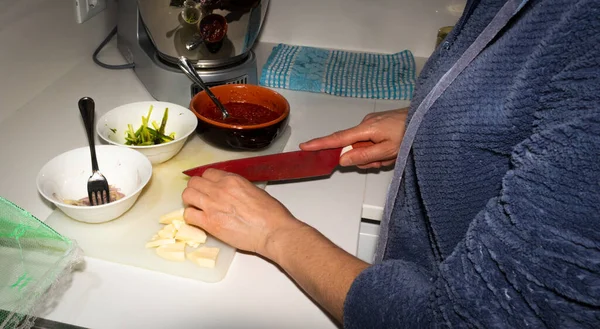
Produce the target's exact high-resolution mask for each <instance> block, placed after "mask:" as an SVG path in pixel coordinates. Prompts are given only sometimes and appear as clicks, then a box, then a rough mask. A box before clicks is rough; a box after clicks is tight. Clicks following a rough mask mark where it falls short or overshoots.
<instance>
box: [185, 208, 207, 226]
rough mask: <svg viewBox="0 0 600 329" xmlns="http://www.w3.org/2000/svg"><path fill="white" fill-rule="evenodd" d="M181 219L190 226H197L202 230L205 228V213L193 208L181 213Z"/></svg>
mask: <svg viewBox="0 0 600 329" xmlns="http://www.w3.org/2000/svg"><path fill="white" fill-rule="evenodd" d="M183 219H184V220H185V222H186V223H188V224H190V225H194V226H198V227H200V228H204V226H206V225H205V223H206V213H204V211H202V210H200V209H197V208H194V207H186V208H185V210H184V211H183Z"/></svg>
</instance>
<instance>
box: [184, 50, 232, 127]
mask: <svg viewBox="0 0 600 329" xmlns="http://www.w3.org/2000/svg"><path fill="white" fill-rule="evenodd" d="M178 64H179V68H181V70H182V71H183V73H185V75H187V77H188V78H190V80H192V82H194V83H196V84H197V85H199V86H200V87H201V88H202V89H204V91H206V93H207V94H208V97H210V99H211V100H212V101H213V103H215V105H216V106H217V108H219V110H221V112H222V113H223V119H227V118H228V117H229V112H227V109H225V106H223V104H221V102H220V101H219V99H218V98H217V97H216V96H215V94H213V93H212V91H210V88H208V86H206V84H205V83H204V81H202V78H200V75H199V74H198V72H196V69H195V68H194V67H193V66H191V65H190V63H189V62H188V60H187V58H185V56H180V57H179V63H178Z"/></svg>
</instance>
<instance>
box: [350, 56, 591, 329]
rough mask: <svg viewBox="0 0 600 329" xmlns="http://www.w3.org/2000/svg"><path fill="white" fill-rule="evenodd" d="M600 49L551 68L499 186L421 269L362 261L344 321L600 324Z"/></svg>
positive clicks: (355, 324)
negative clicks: (433, 264) (455, 240)
mask: <svg viewBox="0 0 600 329" xmlns="http://www.w3.org/2000/svg"><path fill="white" fill-rule="evenodd" d="M599 58H600V54H599V53H598V52H597V51H596V52H594V53H591V54H587V55H586V56H584V57H583V58H580V59H578V60H577V61H575V62H573V63H571V65H570V66H569V67H567V68H565V70H564V71H563V72H561V73H560V74H559V75H557V76H556V77H555V78H554V79H553V81H552V83H551V86H550V87H549V90H548V93H547V94H546V95H541V96H540V101H541V102H542V104H543V106H542V109H541V110H540V111H539V113H537V114H536V122H535V123H534V127H533V128H532V135H531V136H529V137H528V138H527V139H525V140H524V141H522V142H521V143H519V144H518V145H516V146H515V148H514V149H513V153H512V156H511V167H510V170H509V171H508V172H507V173H506V174H505V176H504V177H503V181H502V189H501V191H500V193H499V194H498V195H497V196H496V197H494V198H492V199H490V200H489V201H488V202H487V205H486V206H485V208H484V209H482V210H481V211H480V212H479V213H478V214H477V215H476V216H475V218H474V219H473V221H472V223H471V225H470V227H469V229H468V231H467V234H466V236H465V238H464V239H463V240H462V241H461V242H460V243H459V244H458V246H457V247H456V249H455V250H454V252H453V253H452V254H451V255H450V256H449V257H447V258H446V259H445V260H444V261H443V262H442V263H441V264H440V265H439V267H438V268H437V271H436V273H435V274H434V275H433V276H428V275H426V274H425V272H424V271H423V270H421V269H419V268H418V266H416V265H415V264H411V263H407V262H404V261H401V260H386V261H384V262H383V263H381V264H377V265H374V266H371V267H369V268H368V269H366V270H365V271H363V272H362V273H361V274H360V275H359V276H358V278H357V279H356V280H355V282H354V283H353V285H352V287H351V289H350V291H349V293H348V296H347V298H346V302H345V305H344V323H345V326H346V327H347V328H401V327H402V328H424V327H425V328H431V327H446V326H449V327H479V328H499V327H502V328H504V327H514V328H526V327H531V328H540V327H561V328H574V327H578V328H581V327H583V328H586V327H587V328H592V327H596V328H598V326H599V325H600V78H599V76H600V69H599V68H600V59H599Z"/></svg>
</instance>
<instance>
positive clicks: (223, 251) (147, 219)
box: [45, 127, 291, 282]
mask: <svg viewBox="0 0 600 329" xmlns="http://www.w3.org/2000/svg"><path fill="white" fill-rule="evenodd" d="M290 134H291V129H290V127H288V128H287V129H286V130H285V132H284V133H283V134H282V136H281V137H279V138H278V140H277V141H276V142H275V143H273V144H272V145H271V146H270V147H269V148H267V149H265V150H261V151H255V152H240V151H227V150H223V149H219V148H216V147H214V146H211V145H209V144H206V143H205V142H204V141H203V140H202V138H200V137H199V136H198V135H197V134H194V135H193V136H192V137H190V138H189V140H188V141H187V143H186V145H185V146H184V147H183V149H182V150H181V151H180V152H179V154H177V155H176V156H175V157H174V158H172V159H171V160H169V161H167V162H165V163H162V164H159V165H155V166H154V168H153V170H152V172H153V174H152V178H151V180H150V183H148V185H147V186H146V188H145V189H144V191H143V192H142V194H141V195H140V197H139V199H138V200H137V202H136V203H135V204H134V205H133V207H132V208H131V209H129V211H127V212H126V213H125V214H123V215H122V216H121V217H119V218H117V219H115V220H113V221H110V222H108V223H102V224H88V223H82V222H78V221H76V220H74V219H71V218H70V217H68V216H66V215H65V214H64V213H63V212H62V211H60V210H59V209H55V210H54V211H53V212H52V213H51V214H50V216H49V217H48V218H47V219H46V221H45V223H46V224H48V225H49V226H50V227H52V228H53V229H54V230H56V231H57V232H58V233H60V234H61V235H64V236H66V237H68V238H71V239H73V240H75V241H77V243H78V244H79V246H80V247H81V248H82V249H83V251H84V253H85V255H86V256H88V257H93V258H99V259H103V260H107V261H110V262H114V263H119V264H124V265H131V266H136V267H140V268H145V269H148V270H153V271H158V272H163V273H168V274H172V275H176V276H181V277H186V278H191V279H196V280H200V281H205V282H218V281H221V280H222V279H223V278H224V277H225V274H226V273H227V270H228V269H229V265H230V264H231V261H232V260H233V257H234V255H235V249H234V248H233V247H231V246H229V245H227V244H225V243H223V242H222V241H220V240H217V239H216V238H214V237H212V236H210V235H209V236H208V239H207V241H206V244H205V246H207V247H218V248H220V251H219V255H218V258H217V262H216V266H215V267H214V268H202V267H199V266H198V265H196V264H194V263H192V262H190V261H189V260H186V261H185V262H182V263H180V262H172V261H168V260H166V259H163V258H161V257H159V256H158V255H156V252H155V250H154V249H146V248H145V244H146V242H148V241H149V240H150V239H151V237H152V236H153V235H154V234H156V232H158V230H160V229H161V228H162V227H163V226H164V225H162V224H159V223H158V219H159V217H160V216H161V215H163V214H166V213H168V212H170V211H173V210H176V209H179V208H182V207H183V204H182V201H181V193H182V192H183V190H184V189H185V187H186V184H187V181H188V179H189V177H187V176H186V175H184V174H183V173H182V171H184V170H186V169H189V168H193V167H196V166H201V165H204V164H209V163H213V162H219V161H225V160H232V159H239V158H246V157H252V156H259V155H266V154H274V153H281V152H282V151H283V149H284V147H285V145H286V143H287V141H288V139H289V138H290ZM258 186H259V187H261V188H264V187H265V184H264V183H263V184H258ZM187 248H188V251H189V250H191V249H189V247H187Z"/></svg>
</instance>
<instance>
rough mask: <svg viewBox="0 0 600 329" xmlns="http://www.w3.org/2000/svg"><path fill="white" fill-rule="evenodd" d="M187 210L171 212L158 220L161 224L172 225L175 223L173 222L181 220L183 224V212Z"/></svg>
mask: <svg viewBox="0 0 600 329" xmlns="http://www.w3.org/2000/svg"><path fill="white" fill-rule="evenodd" d="M184 210H185V209H184V208H181V209H177V210H175V211H171V212H170V213H168V214H164V215H162V216H160V219H159V220H158V222H159V223H161V224H171V223H172V222H173V220H180V221H182V222H185V221H184V220H183V211H184Z"/></svg>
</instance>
